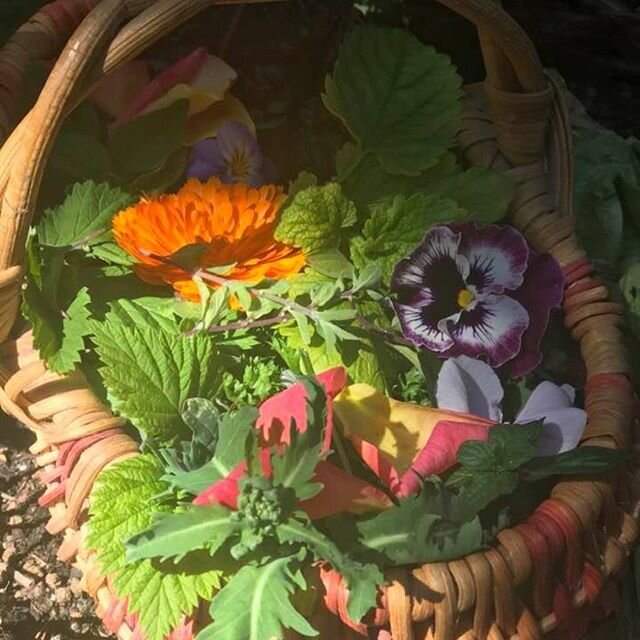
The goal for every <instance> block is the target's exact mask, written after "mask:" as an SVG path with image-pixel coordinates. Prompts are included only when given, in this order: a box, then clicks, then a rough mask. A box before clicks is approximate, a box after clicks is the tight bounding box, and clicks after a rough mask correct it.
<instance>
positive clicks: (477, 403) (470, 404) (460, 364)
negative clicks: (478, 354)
mask: <svg viewBox="0 0 640 640" xmlns="http://www.w3.org/2000/svg"><path fill="white" fill-rule="evenodd" d="M503 397H504V391H503V390H502V385H501V384H500V380H499V378H498V376H497V375H496V374H495V373H494V371H493V369H492V368H491V367H490V366H489V365H487V364H485V363H484V362H482V360H474V359H473V358H468V357H467V356H459V357H457V358H452V359H450V360H447V361H446V362H445V363H444V364H443V365H442V368H441V369H440V373H439V375H438V384H437V387H436V398H437V401H438V408H440V409H448V410H450V411H460V412H462V413H470V414H473V415H477V416H481V417H483V418H489V419H490V420H494V421H495V422H500V420H502V411H501V409H500V404H501V403H502V398H503Z"/></svg>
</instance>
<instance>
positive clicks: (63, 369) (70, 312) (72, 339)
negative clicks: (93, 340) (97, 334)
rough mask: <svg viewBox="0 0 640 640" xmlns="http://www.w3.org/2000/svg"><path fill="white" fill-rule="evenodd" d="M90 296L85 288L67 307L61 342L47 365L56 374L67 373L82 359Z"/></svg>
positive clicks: (88, 317)
mask: <svg viewBox="0 0 640 640" xmlns="http://www.w3.org/2000/svg"><path fill="white" fill-rule="evenodd" d="M90 304H91V296H90V295H89V291H88V290H87V289H86V287H85V288H83V289H80V291H78V295H77V296H76V297H75V298H74V300H73V301H72V302H71V304H70V305H69V308H68V309H67V310H66V312H65V314H64V317H63V319H62V342H61V343H60V347H59V349H58V350H57V351H56V352H55V353H54V354H53V355H51V356H50V357H49V359H48V360H47V364H48V365H49V368H50V369H51V370H52V371H55V372H56V373H60V374H63V373H69V372H70V371H73V369H74V368H75V366H76V365H77V364H78V363H79V362H80V360H81V359H82V355H81V352H82V350H83V349H84V347H85V344H84V339H85V338H86V337H87V336H88V335H90V333H91V323H90V321H89V319H90V318H91V311H90V310H89V305H90Z"/></svg>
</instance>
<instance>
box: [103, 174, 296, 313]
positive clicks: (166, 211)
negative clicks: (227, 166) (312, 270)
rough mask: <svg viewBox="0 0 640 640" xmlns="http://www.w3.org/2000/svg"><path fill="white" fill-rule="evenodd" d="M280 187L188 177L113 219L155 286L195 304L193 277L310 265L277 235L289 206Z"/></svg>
mask: <svg viewBox="0 0 640 640" xmlns="http://www.w3.org/2000/svg"><path fill="white" fill-rule="evenodd" d="M284 198H285V196H284V194H283V191H282V189H281V188H280V187H276V186H274V185H266V186H263V187H260V188H259V189H255V188H251V187H249V186H247V185H245V184H224V183H222V182H220V180H218V179H217V178H212V179H211V180H209V181H208V182H206V183H203V182H200V181H198V180H189V181H188V182H187V183H186V184H185V185H184V186H183V187H182V188H181V189H180V191H178V192H177V193H176V194H171V195H163V196H160V197H158V198H151V199H147V198H144V199H142V200H141V201H140V202H139V203H138V204H137V205H135V206H133V207H130V208H129V209H125V210H124V211H121V212H120V213H119V214H118V215H117V216H116V217H115V218H114V220H113V232H114V236H115V239H116V242H117V243H118V244H119V245H120V247H122V249H124V250H125V251H126V252H127V253H128V254H130V255H131V256H133V258H135V260H136V261H137V264H136V265H135V267H134V268H135V270H136V272H137V273H138V275H139V276H140V278H142V280H144V281H145V282H149V283H150V284H163V283H166V284H170V285H171V286H172V287H173V288H174V289H175V290H176V291H177V292H178V293H179V294H180V295H181V296H182V297H183V298H185V299H187V300H193V301H198V300H199V299H200V294H199V291H198V287H197V285H196V283H195V282H194V281H193V275H194V274H195V273H196V272H197V271H199V270H200V269H215V272H216V273H219V274H222V276H223V277H224V278H227V279H229V280H236V281H246V282H252V283H255V282H259V281H260V280H263V279H265V278H269V279H275V280H279V279H283V278H288V277H290V276H293V275H295V274H296V273H298V272H299V271H300V270H301V269H302V268H303V267H304V266H305V257H304V255H303V253H302V252H301V251H300V250H299V249H296V248H295V247H292V246H290V245H287V244H283V243H281V242H277V241H276V240H275V239H274V237H273V233H274V230H275V225H276V221H277V215H278V210H279V208H280V206H281V205H282V203H283V201H284Z"/></svg>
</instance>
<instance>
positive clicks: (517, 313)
mask: <svg viewBox="0 0 640 640" xmlns="http://www.w3.org/2000/svg"><path fill="white" fill-rule="evenodd" d="M528 326H529V314H528V313H527V311H526V309H525V308H524V307H523V306H522V305H521V304H520V303H519V302H517V301H516V300H514V299H513V298H510V297H509V296H507V295H488V296H485V297H483V298H482V299H481V300H478V301H477V302H476V303H475V305H474V306H473V307H472V308H469V309H466V310H465V311H463V312H462V314H461V316H460V320H459V321H458V322H457V323H456V324H451V325H450V326H449V332H450V334H451V337H452V339H453V342H454V345H453V346H452V347H451V348H450V349H449V350H447V352H446V353H445V355H446V356H449V357H451V356H459V355H466V356H470V357H473V358H479V357H482V356H484V357H486V358H487V360H488V361H489V364H490V365H491V366H492V367H499V366H501V365H503V364H504V363H505V362H507V361H508V360H510V359H511V358H513V357H514V356H515V355H516V354H517V353H518V352H519V351H520V345H521V342H522V336H523V334H524V332H525V331H526V330H527V327H528Z"/></svg>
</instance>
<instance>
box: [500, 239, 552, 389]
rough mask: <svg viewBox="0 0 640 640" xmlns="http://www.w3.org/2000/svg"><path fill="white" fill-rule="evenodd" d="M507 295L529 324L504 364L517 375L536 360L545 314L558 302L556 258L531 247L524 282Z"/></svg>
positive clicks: (544, 327) (536, 361) (549, 312)
mask: <svg viewBox="0 0 640 640" xmlns="http://www.w3.org/2000/svg"><path fill="white" fill-rule="evenodd" d="M511 295H512V297H513V298H514V300H517V301H518V302H520V304H521V305H522V306H523V307H524V308H525V309H526V310H527V313H528V314H529V327H528V329H527V330H526V331H525V333H524V335H523V336H522V345H521V348H520V353H519V354H518V355H517V356H516V357H515V358H514V359H513V360H512V361H511V362H509V363H508V364H507V371H508V372H509V373H510V374H511V375H512V376H513V377H514V378H519V377H521V376H524V375H525V374H527V373H529V372H531V371H533V370H534V369H535V368H536V367H537V366H538V365H539V364H540V361H541V359H542V355H541V353H540V342H541V341H542V336H544V332H545V330H546V328H547V324H548V323H549V316H550V315H551V311H552V310H553V309H557V308H559V307H560V306H561V305H562V300H563V297H564V275H563V274H562V270H561V269H560V266H559V265H558V263H557V262H556V260H555V259H554V258H553V257H552V256H550V255H549V254H546V253H535V252H533V251H532V252H531V256H530V258H529V268H528V269H527V271H526V273H525V278H524V283H523V285H522V286H521V287H520V288H519V289H518V290H517V291H514V292H513V294H511Z"/></svg>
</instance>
